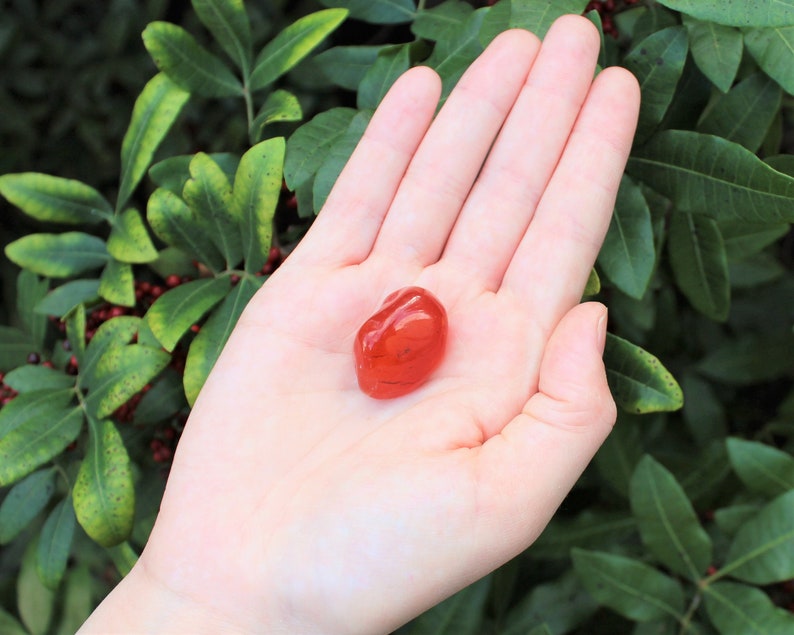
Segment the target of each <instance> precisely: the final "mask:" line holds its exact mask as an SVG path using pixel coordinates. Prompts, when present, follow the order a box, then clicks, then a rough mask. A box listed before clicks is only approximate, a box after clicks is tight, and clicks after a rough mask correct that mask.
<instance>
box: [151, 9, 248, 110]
mask: <svg viewBox="0 0 794 635" xmlns="http://www.w3.org/2000/svg"><path fill="white" fill-rule="evenodd" d="M143 44H144V46H145V47H146V50H147V51H149V55H151V56H152V59H153V60H154V63H155V65H156V66H157V68H158V69H160V71H162V72H163V73H165V74H166V75H168V78H169V79H170V80H171V81H173V82H174V83H175V84H176V85H177V86H179V87H180V88H182V89H184V90H186V91H188V92H190V93H195V94H196V95H201V96H202V97H236V96H242V94H243V85H242V83H241V82H240V80H239V79H238V78H237V77H235V75H234V73H232V71H231V70H229V68H228V67H227V66H226V64H224V63H223V62H222V61H221V60H220V59H219V58H217V57H216V56H215V55H213V54H212V53H210V52H209V51H208V50H207V49H205V48H204V47H203V46H201V45H200V44H199V43H198V42H196V39H195V38H194V37H193V36H192V35H190V33H188V32H187V31H185V29H183V28H182V27H180V26H177V25H176V24H171V23H170V22H150V23H149V24H148V25H147V26H146V28H145V29H144V30H143Z"/></svg>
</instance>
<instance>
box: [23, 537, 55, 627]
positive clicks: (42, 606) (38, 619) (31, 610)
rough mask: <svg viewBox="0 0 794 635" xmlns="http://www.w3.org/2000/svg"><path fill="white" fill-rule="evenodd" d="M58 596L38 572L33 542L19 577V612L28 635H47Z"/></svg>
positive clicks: (28, 549) (26, 553)
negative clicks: (44, 582) (43, 581)
mask: <svg viewBox="0 0 794 635" xmlns="http://www.w3.org/2000/svg"><path fill="white" fill-rule="evenodd" d="M55 600H56V596H55V594H54V593H53V591H52V590H51V589H48V588H47V587H46V586H44V584H43V583H42V581H41V579H40V578H39V574H38V572H37V571H36V543H35V542H31V543H30V545H29V547H28V548H27V550H26V551H25V555H24V557H23V558H22V567H21V569H20V570H19V574H18V575H17V610H18V611H19V616H20V617H21V618H22V622H23V624H24V625H25V627H26V628H27V634H28V635H46V633H47V632H48V630H49V625H50V622H51V620H52V615H53V612H54V609H55Z"/></svg>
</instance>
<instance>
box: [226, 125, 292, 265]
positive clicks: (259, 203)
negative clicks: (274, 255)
mask: <svg viewBox="0 0 794 635" xmlns="http://www.w3.org/2000/svg"><path fill="white" fill-rule="evenodd" d="M285 149H286V148H285V144H284V139H283V138H281V137H278V138H275V139H268V140H267V141H262V142H261V143H258V144H257V145H255V146H254V147H252V148H251V149H250V150H248V151H247V152H246V153H245V154H244V155H243V157H242V158H241V159H240V165H239V167H238V168H237V174H236V175H235V177H234V188H233V204H234V206H235V208H236V209H237V213H238V215H239V217H240V229H241V234H242V243H243V257H244V259H245V270H246V271H247V272H249V273H256V272H257V271H259V270H261V269H262V266H263V265H264V264H265V263H266V262H267V259H268V253H269V251H270V244H271V242H272V239H273V217H274V216H275V213H276V207H277V206H278V202H279V197H280V195H281V183H282V165H283V164H284V152H285Z"/></svg>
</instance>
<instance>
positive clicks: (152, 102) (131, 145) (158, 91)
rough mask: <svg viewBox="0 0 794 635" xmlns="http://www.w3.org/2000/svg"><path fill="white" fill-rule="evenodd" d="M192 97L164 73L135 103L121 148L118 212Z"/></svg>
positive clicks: (144, 89)
mask: <svg viewBox="0 0 794 635" xmlns="http://www.w3.org/2000/svg"><path fill="white" fill-rule="evenodd" d="M189 97H190V94H189V93H187V92H185V91H184V90H182V89H181V88H179V86H177V85H176V84H175V83H174V82H172V81H171V80H170V79H168V77H166V76H165V75H163V74H162V73H158V74H157V75H155V76H154V77H153V78H152V79H150V80H149V82H148V83H147V84H146V86H144V88H143V90H142V91H141V94H140V95H139V96H138V99H137V100H136V101H135V106H134V108H133V110H132V120H131V121H130V125H129V128H127V132H126V134H125V135H124V141H123V142H122V145H121V183H120V185H119V194H118V198H117V199H116V211H119V210H121V209H123V208H124V206H125V205H126V204H127V201H128V200H129V198H130V195H131V194H132V192H133V190H134V189H135V188H136V187H137V185H138V183H139V182H140V180H141V179H142V178H143V175H144V174H146V170H147V168H148V167H149V164H150V163H151V162H152V157H153V156H154V153H155V151H156V150H157V148H158V147H159V146H160V143H161V142H162V141H163V139H164V138H165V135H166V134H167V133H168V131H169V130H170V129H171V126H172V125H173V123H174V121H176V118H177V116H179V113H180V112H181V110H182V107H183V106H184V105H185V103H187V100H188V99H189Z"/></svg>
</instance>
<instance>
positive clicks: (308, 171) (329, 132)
mask: <svg viewBox="0 0 794 635" xmlns="http://www.w3.org/2000/svg"><path fill="white" fill-rule="evenodd" d="M356 114H357V113H356V111H355V110H354V109H353V108H331V109H330V110H326V111H324V112H321V113H320V114H318V115H317V116H316V117H314V118H313V119H312V120H311V121H309V122H307V123H305V124H303V125H302V126H301V127H300V128H298V129H297V130H296V131H295V132H294V133H293V134H292V136H291V137H290V138H289V140H288V141H287V150H286V158H285V160H284V179H285V180H286V182H287V186H288V187H289V188H290V189H291V190H296V189H297V188H298V187H300V186H301V185H303V184H304V183H307V182H309V181H311V179H312V178H313V177H314V175H315V173H316V172H317V170H318V169H319V168H320V166H321V165H322V164H323V162H324V161H325V158H326V157H327V156H328V152H329V151H330V149H331V148H332V147H333V146H334V144H335V143H336V142H337V141H338V140H339V139H340V137H342V136H343V135H344V134H345V133H346V132H347V128H348V126H349V125H350V122H351V121H352V120H353V117H354V116H355V115H356Z"/></svg>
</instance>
